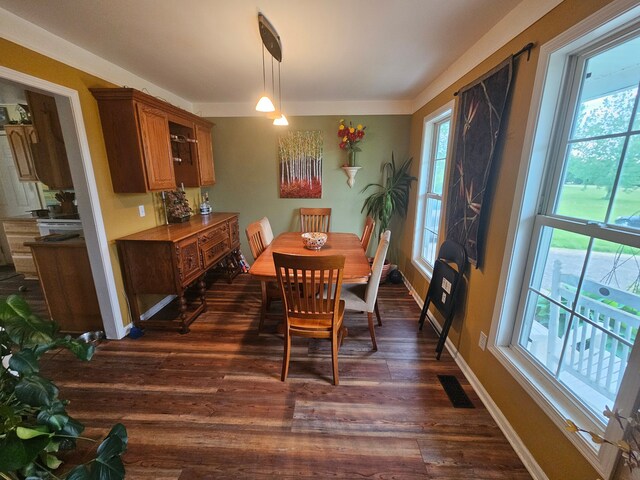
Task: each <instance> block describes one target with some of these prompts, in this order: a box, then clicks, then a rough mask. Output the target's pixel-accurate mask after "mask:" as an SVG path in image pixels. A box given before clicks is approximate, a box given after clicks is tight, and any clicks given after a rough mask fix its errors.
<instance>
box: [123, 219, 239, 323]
mask: <svg viewBox="0 0 640 480" xmlns="http://www.w3.org/2000/svg"><path fill="white" fill-rule="evenodd" d="M116 244H117V246H118V255H119V257H120V266H121V269H122V272H123V277H124V284H125V290H126V294H127V298H128V300H129V304H130V307H131V313H132V317H133V320H134V323H135V325H136V326H137V327H139V328H146V327H149V328H164V329H173V330H176V329H177V330H179V331H181V332H182V333H186V332H188V331H189V325H190V324H191V323H192V322H193V321H194V320H195V319H196V317H197V316H198V315H199V314H200V313H201V312H203V311H205V309H206V303H205V283H204V276H205V274H206V272H207V271H208V270H209V269H212V268H213V267H215V266H216V265H217V264H218V263H220V262H221V261H223V260H224V259H225V258H226V257H227V256H228V255H230V254H231V253H233V252H234V251H237V250H238V249H239V248H240V230H239V226H238V214H237V213H212V214H210V215H206V216H204V215H196V216H195V217H193V218H192V219H191V220H190V221H189V222H185V223H176V224H169V225H162V226H159V227H155V228H151V229H149V230H144V231H142V232H139V233H135V234H133V235H129V236H126V237H123V238H119V239H117V240H116ZM190 286H196V287H197V290H196V292H195V293H196V294H197V297H198V301H197V302H195V303H194V302H189V301H188V300H187V289H188V287H190ZM145 294H165V295H176V296H177V299H176V301H175V305H174V306H175V307H176V310H175V311H172V308H173V306H171V305H170V306H169V307H168V308H167V311H168V314H167V315H164V314H163V313H162V312H160V313H159V314H157V315H156V316H154V317H153V318H151V319H148V320H143V321H141V320H140V314H141V312H140V307H139V305H138V297H139V296H140V295H145ZM165 313H166V312H165Z"/></svg>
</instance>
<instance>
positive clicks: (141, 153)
mask: <svg viewBox="0 0 640 480" xmlns="http://www.w3.org/2000/svg"><path fill="white" fill-rule="evenodd" d="M91 93H92V94H93V96H94V97H95V98H96V100H97V101H98V108H99V110H100V120H101V122H102V132H103V135H104V141H105V146H106V149H107V156H108V158H109V169H110V171H111V183H112V185H113V190H114V192H116V193H144V192H148V191H159V190H171V189H175V188H176V187H177V186H179V185H184V186H185V187H199V186H203V185H213V183H214V182H215V171H214V166H213V148H212V147H213V145H212V139H211V129H212V127H213V124H212V123H210V122H208V121H206V120H204V119H202V118H200V117H198V116H197V115H194V114H192V113H189V112H187V111H185V110H182V109H180V108H178V107H176V106H174V105H171V104H169V103H167V102H164V101H162V100H160V99H158V98H156V97H153V96H151V95H148V94H146V93H143V92H140V91H138V90H135V89H133V88H92V89H91Z"/></svg>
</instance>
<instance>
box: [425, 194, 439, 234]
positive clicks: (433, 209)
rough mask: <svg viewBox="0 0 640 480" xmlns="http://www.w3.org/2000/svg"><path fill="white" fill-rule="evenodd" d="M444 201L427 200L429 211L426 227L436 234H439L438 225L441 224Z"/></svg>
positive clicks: (426, 213) (427, 212)
mask: <svg viewBox="0 0 640 480" xmlns="http://www.w3.org/2000/svg"><path fill="white" fill-rule="evenodd" d="M441 205H442V201H441V200H438V199H437V198H427V209H426V212H425V215H426V218H425V222H424V224H425V227H426V228H427V229H429V230H431V231H432V232H434V233H438V224H439V223H440V207H441Z"/></svg>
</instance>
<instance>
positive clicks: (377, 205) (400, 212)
mask: <svg viewBox="0 0 640 480" xmlns="http://www.w3.org/2000/svg"><path fill="white" fill-rule="evenodd" d="M412 161H413V158H409V159H407V160H405V161H404V162H403V163H402V164H401V165H400V166H397V165H396V161H395V158H394V156H393V153H391V161H390V162H385V163H383V164H382V166H381V167H380V170H381V171H382V177H383V183H382V184H380V183H370V184H368V185H367V186H365V187H364V188H363V189H362V191H361V193H363V192H365V191H366V190H368V189H369V188H372V187H373V188H375V187H377V191H375V192H373V193H372V194H371V195H369V196H368V197H367V198H366V199H365V200H364V205H363V206H362V210H360V211H361V212H364V211H365V210H366V211H367V215H371V216H372V217H373V218H375V220H376V222H377V224H378V236H380V234H381V233H382V232H384V231H385V230H387V229H388V228H389V223H390V222H391V218H392V217H393V216H394V215H397V216H399V217H404V216H405V215H406V214H407V208H408V207H409V191H410V190H411V183H412V182H414V181H415V180H417V178H416V177H414V176H412V175H411V173H410V170H411V162H412Z"/></svg>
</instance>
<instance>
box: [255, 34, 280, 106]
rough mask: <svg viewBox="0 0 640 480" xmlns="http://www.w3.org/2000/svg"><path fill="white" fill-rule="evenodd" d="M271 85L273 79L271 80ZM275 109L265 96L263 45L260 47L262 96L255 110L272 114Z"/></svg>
mask: <svg viewBox="0 0 640 480" xmlns="http://www.w3.org/2000/svg"><path fill="white" fill-rule="evenodd" d="M272 83H273V79H272ZM275 109H276V108H275V107H274V106H273V102H272V101H271V99H270V98H269V97H268V96H267V76H266V73H265V69H264V44H263V45H262V96H261V97H260V100H258V103H257V104H256V110H257V111H258V112H273V111H274V110H275Z"/></svg>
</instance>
